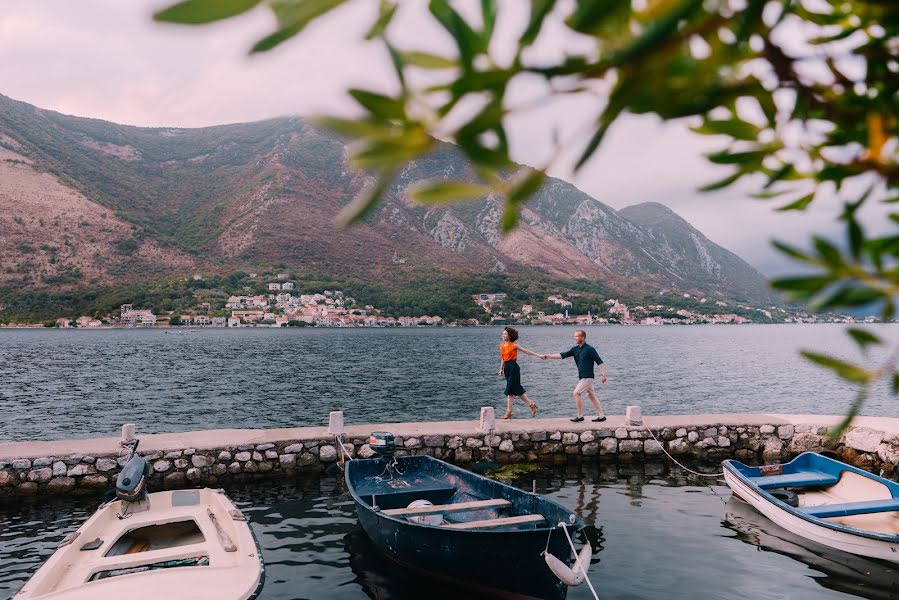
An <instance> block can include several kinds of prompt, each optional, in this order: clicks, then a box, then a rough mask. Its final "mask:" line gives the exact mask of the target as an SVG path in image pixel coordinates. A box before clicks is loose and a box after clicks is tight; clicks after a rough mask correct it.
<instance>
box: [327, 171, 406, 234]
mask: <svg viewBox="0 0 899 600" xmlns="http://www.w3.org/2000/svg"><path fill="white" fill-rule="evenodd" d="M393 175H394V173H393V172H391V173H384V174H383V175H381V176H380V177H379V178H378V179H377V181H375V182H374V183H373V184H372V185H370V186H368V187H366V188H365V189H363V190H362V191H361V192H359V194H358V195H357V196H356V197H355V198H354V199H353V201H352V202H350V203H349V204H347V205H346V206H345V207H344V209H343V210H341V211H340V214H338V215H337V225H338V226H339V227H348V226H350V225H352V224H353V223H356V222H357V221H359V220H360V219H362V218H363V217H364V216H365V215H366V214H368V212H369V211H370V210H371V209H372V208H373V207H374V205H375V204H377V202H378V200H380V199H381V195H382V194H383V193H384V191H385V190H386V189H387V186H389V185H390V181H391V180H392V179H393Z"/></svg>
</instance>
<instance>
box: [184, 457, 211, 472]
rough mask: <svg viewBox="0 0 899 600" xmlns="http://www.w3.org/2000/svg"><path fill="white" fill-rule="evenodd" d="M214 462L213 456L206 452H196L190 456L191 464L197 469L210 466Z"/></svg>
mask: <svg viewBox="0 0 899 600" xmlns="http://www.w3.org/2000/svg"><path fill="white" fill-rule="evenodd" d="M212 462H213V461H212V457H209V456H206V455H205V454H194V455H193V456H191V457H190V464H192V465H193V466H194V468H195V469H202V468H203V467H208V466H209V465H211V464H212Z"/></svg>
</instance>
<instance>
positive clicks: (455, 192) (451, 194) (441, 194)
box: [409, 181, 490, 204]
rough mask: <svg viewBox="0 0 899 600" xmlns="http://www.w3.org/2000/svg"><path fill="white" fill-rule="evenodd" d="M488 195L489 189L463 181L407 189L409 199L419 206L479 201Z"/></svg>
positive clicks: (439, 182)
mask: <svg viewBox="0 0 899 600" xmlns="http://www.w3.org/2000/svg"><path fill="white" fill-rule="evenodd" d="M489 193H490V187H489V186H486V185H480V184H476V183H467V182H465V181H437V182H433V183H421V184H417V185H414V186H411V187H410V188H409V197H410V198H411V199H412V200H414V201H416V202H419V203H421V204H446V203H450V202H460V201H463V200H479V199H481V198H484V197H485V196H487V195H488V194H489Z"/></svg>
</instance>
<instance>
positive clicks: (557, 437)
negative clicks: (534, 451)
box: [549, 431, 562, 442]
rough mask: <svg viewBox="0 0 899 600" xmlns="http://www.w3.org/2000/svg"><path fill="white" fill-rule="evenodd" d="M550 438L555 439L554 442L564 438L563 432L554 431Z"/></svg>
mask: <svg viewBox="0 0 899 600" xmlns="http://www.w3.org/2000/svg"><path fill="white" fill-rule="evenodd" d="M549 439H550V440H552V441H554V442H558V441H561V439H562V432H561V431H554V432H552V433H551V434H550V436H549Z"/></svg>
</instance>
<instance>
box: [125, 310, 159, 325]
mask: <svg viewBox="0 0 899 600" xmlns="http://www.w3.org/2000/svg"><path fill="white" fill-rule="evenodd" d="M120 310H121V321H122V324H123V325H128V326H129V327H137V326H138V325H143V326H148V327H152V326H153V325H156V315H154V314H153V311H150V310H135V309H134V306H133V305H131V304H123V305H122V306H121V307H120Z"/></svg>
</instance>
